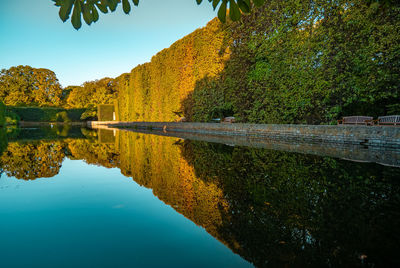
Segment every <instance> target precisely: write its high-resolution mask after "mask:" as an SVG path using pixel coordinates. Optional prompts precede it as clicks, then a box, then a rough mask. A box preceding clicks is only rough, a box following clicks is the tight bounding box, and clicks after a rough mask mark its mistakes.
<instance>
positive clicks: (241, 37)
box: [116, 0, 400, 124]
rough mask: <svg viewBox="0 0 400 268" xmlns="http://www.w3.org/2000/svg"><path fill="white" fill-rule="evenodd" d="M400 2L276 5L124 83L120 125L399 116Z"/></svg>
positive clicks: (216, 27)
mask: <svg viewBox="0 0 400 268" xmlns="http://www.w3.org/2000/svg"><path fill="white" fill-rule="evenodd" d="M399 51H400V4H398V3H397V2H395V1H364V0H336V1H325V0H317V1H298V0H288V1H280V0H271V1H267V3H266V4H265V5H264V6H263V7H261V8H258V9H255V10H254V12H252V13H251V14H249V15H246V16H243V19H242V21H240V22H235V23H232V22H229V23H227V24H225V25H222V24H220V23H219V22H218V21H215V20H214V21H211V22H210V23H209V24H208V25H207V26H206V27H204V28H202V29H199V30H196V31H195V32H193V33H191V34H190V35H188V36H186V37H184V38H183V39H181V40H179V41H177V42H176V43H174V44H173V45H172V46H171V47H170V48H168V49H165V50H163V51H161V52H160V53H158V54H157V55H156V56H154V57H153V58H152V60H151V62H150V63H146V64H143V65H139V66H138V67H136V68H134V69H133V70H132V71H131V72H130V73H129V74H124V75H122V76H120V77H119V78H117V80H116V81H117V87H118V88H119V96H118V102H117V107H116V111H117V119H118V120H122V121H134V120H147V121H172V120H174V119H176V118H177V117H178V116H179V115H180V114H181V113H179V112H184V114H185V116H186V117H187V118H188V119H189V120H192V121H209V120H211V119H212V118H215V117H221V116H231V115H234V116H235V117H236V118H237V121H240V122H251V123H309V124H327V123H331V122H335V120H336V119H338V118H340V117H342V116H346V115H369V116H374V117H377V116H380V115H388V114H399V113H400V103H399V101H398V100H399V98H400V84H399V81H400V53H399Z"/></svg>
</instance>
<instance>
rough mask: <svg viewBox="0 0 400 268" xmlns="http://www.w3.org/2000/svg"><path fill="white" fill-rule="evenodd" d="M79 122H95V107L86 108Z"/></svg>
mask: <svg viewBox="0 0 400 268" xmlns="http://www.w3.org/2000/svg"><path fill="white" fill-rule="evenodd" d="M81 120H85V121H97V108H96V106H90V107H88V108H86V111H85V112H84V113H83V114H82V115H81Z"/></svg>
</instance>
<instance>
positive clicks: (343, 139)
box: [88, 121, 400, 148]
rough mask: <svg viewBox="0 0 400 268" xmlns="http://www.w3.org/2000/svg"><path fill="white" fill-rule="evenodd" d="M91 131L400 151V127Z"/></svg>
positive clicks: (161, 125)
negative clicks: (226, 137) (154, 132)
mask: <svg viewBox="0 0 400 268" xmlns="http://www.w3.org/2000/svg"><path fill="white" fill-rule="evenodd" d="M88 126H89V127H92V128H101V127H114V128H132V129H147V130H149V129H153V130H161V131H166V132H188V133H200V134H211V135H229V136H247V137H256V138H268V139H278V140H299V141H306V142H308V141H309V142H323V143H340V144H353V145H360V144H361V145H366V146H377V147H389V148H400V127H391V126H348V125H347V126H342V125H340V126H333V125H284V124H282V125H275V124H237V123H234V124H224V123H175V122H116V121H109V122H94V121H91V122H88Z"/></svg>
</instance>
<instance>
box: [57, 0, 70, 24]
mask: <svg viewBox="0 0 400 268" xmlns="http://www.w3.org/2000/svg"><path fill="white" fill-rule="evenodd" d="M61 3H62V5H61V7H60V12H59V13H58V14H59V15H60V19H61V20H62V21H63V22H65V21H66V20H67V19H68V18H69V14H70V13H71V10H72V5H73V4H74V0H66V1H63V2H61Z"/></svg>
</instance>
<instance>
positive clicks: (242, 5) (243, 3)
mask: <svg viewBox="0 0 400 268" xmlns="http://www.w3.org/2000/svg"><path fill="white" fill-rule="evenodd" d="M247 2H248V3H247ZM237 3H238V5H239V8H240V10H241V11H243V12H245V13H249V12H250V1H249V0H247V1H245V0H237Z"/></svg>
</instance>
